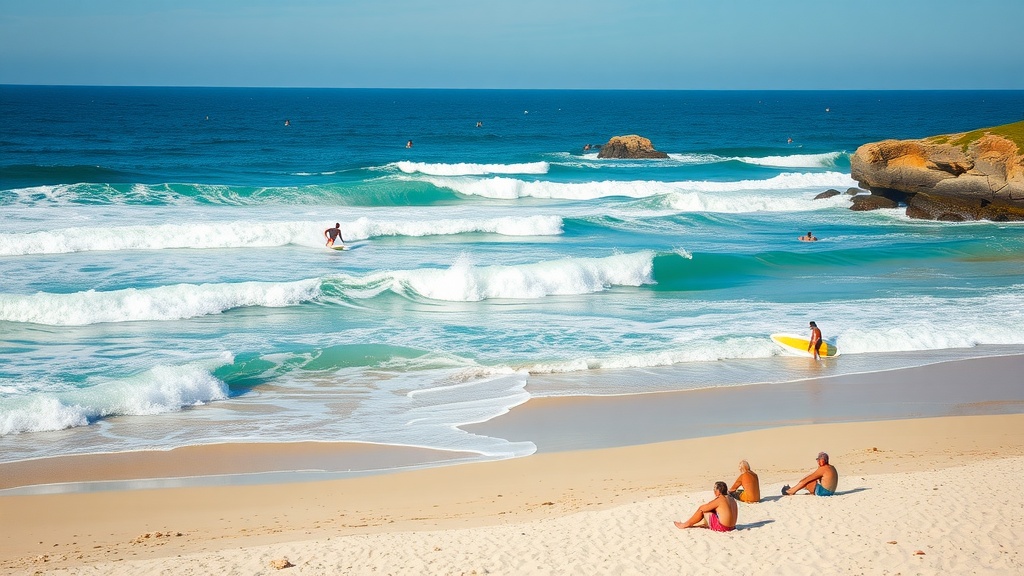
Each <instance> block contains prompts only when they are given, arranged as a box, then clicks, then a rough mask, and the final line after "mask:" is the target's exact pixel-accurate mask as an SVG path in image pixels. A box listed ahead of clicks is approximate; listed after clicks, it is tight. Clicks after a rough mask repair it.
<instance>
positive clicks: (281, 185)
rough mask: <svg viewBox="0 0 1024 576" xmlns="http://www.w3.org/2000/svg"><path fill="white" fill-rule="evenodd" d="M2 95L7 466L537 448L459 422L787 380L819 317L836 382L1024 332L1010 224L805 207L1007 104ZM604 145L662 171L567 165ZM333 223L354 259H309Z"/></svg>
mask: <svg viewBox="0 0 1024 576" xmlns="http://www.w3.org/2000/svg"><path fill="white" fill-rule="evenodd" d="M0 95H2V96H3V97H2V98H0V107H2V109H0V111H2V113H3V117H5V118H8V119H10V120H11V121H10V124H11V125H12V126H15V127H16V129H14V130H12V131H11V133H8V134H5V135H4V136H3V137H2V138H0V158H2V160H0V163H2V166H0V214H2V216H3V222H4V229H3V230H2V231H0V279H2V280H0V347H2V354H0V461H5V462H6V461H14V460H20V459H25V458H35V457H42V456H51V455H59V454H70V453H87V452H108V451H120V450H134V449H143V448H158V449H162V448H170V447H174V446H181V445H187V444H200V443H211V442H224V441H239V442H255V441H264V442H266V441H271V442H274V441H280V442H283V441H295V440H320V441H363V442H377V443H386V444H401V445H412V446H423V447H428V448H438V449H444V450H465V451H469V452H473V453H477V454H479V455H480V456H481V457H483V458H499V457H508V456H518V455H525V454H529V453H531V452H532V451H533V450H534V449H535V446H534V445H533V443H531V442H530V441H528V440H518V441H508V440H506V439H503V438H499V437H491V436H485V435H481V434H470V433H467V432H463V431H462V430H461V429H459V428H458V427H457V426H458V425H460V424H467V423H473V422H482V421H486V420H489V419H491V418H494V417H495V416H497V415H500V414H502V413H503V412H505V411H506V410H508V409H509V408H511V407H513V406H516V405H518V404H521V403H522V402H525V401H526V400H527V399H529V398H530V397H536V396H550V395H580V394H631V393H643V392H651V391H660V390H664V389H673V388H680V389H689V388H700V387H707V386H717V385H722V384H728V385H743V384H749V383H755V382H781V381H785V380H790V379H793V378H795V377H800V375H799V374H794V373H793V372H792V370H791V369H790V368H787V366H788V364H786V363H779V362H773V361H772V359H774V358H776V357H777V356H779V355H780V354H782V351H781V350H780V349H778V348H777V347H775V346H774V345H773V344H772V343H771V341H770V340H769V339H768V338H767V336H768V334H770V333H772V332H779V331H785V332H803V331H804V330H805V329H806V326H807V322H808V321H809V320H815V321H816V322H817V323H818V325H819V326H821V327H822V329H823V331H824V333H825V337H826V338H827V339H829V340H832V341H834V342H835V343H836V344H837V345H838V346H839V347H840V349H841V350H842V352H843V356H842V357H840V358H838V359H836V360H834V361H831V362H832V364H830V365H829V366H828V367H827V369H828V370H829V371H830V373H845V372H857V371H863V370H864V366H865V365H867V366H879V365H884V366H885V367H898V366H907V365H915V364H920V363H928V362H932V361H938V360H940V359H948V358H952V357H964V356H970V355H971V351H972V350H974V349H975V347H977V346H979V345H1000V346H1002V348H999V349H1000V350H1011V351H1012V350H1016V349H1019V348H1015V347H1021V346H1024V322H1022V319H1024V318H1022V312H1021V310H1022V300H1024V297H1022V296H1021V294H1022V290H1021V289H1022V287H1024V257H1022V256H1021V254H1022V250H1021V249H1022V248H1024V235H1022V231H1024V228H1022V227H1021V226H1020V225H1017V224H1006V223H988V222H981V223H962V224H953V223H938V222H922V221H911V220H908V219H906V218H905V217H904V216H903V215H902V212H901V211H900V210H890V211H885V210H883V211H877V212H872V213H855V212H852V211H850V210H849V209H848V208H849V205H850V200H849V196H847V195H840V196H836V197H834V198H831V199H827V200H814V199H813V198H814V196H815V195H816V194H818V193H819V192H821V191H823V190H825V189H827V188H835V189H838V190H841V191H845V190H846V189H847V188H849V187H852V186H855V185H856V183H855V182H853V181H852V180H851V179H850V175H849V154H850V153H852V152H853V150H855V149H856V147H857V146H858V145H860V144H862V143H864V142H868V141H873V140H880V139H883V138H887V137H898V138H910V137H920V136H925V135H928V134H934V133H944V132H952V131H958V130H968V129H973V128H977V127H980V126H988V125H996V124H1002V123H1005V122H1011V121H1016V120H1019V119H1020V116H1021V114H1022V113H1024V112H1022V111H1024V94H1022V93H1020V92H951V93H934V92H909V93H902V92H896V93H891V92H882V93H867V92H840V93H832V92H793V93H790V92H781V93H773V92H768V93H756V92H738V93H734V92H725V93H718V92H682V93H677V92H667V93H663V92H653V93H632V92H557V91H552V92H518V91H507V92H501V91H499V92H489V91H354V90H255V89H253V90H241V89H239V90H215V89H205V90H204V89H130V88H120V89H116V88H43V87H0ZM286 119H287V120H288V121H289V122H288V125H287V126H285V124H284V120H286ZM478 121H479V122H481V123H482V126H480V127H477V126H476V123H477V122H478ZM622 133H640V134H643V135H645V136H648V137H650V138H651V139H652V140H653V141H654V143H655V145H656V146H657V147H658V148H659V149H661V150H664V151H666V152H668V153H669V155H670V157H669V158H668V159H667V160H654V161H615V160H602V159H598V158H597V156H596V154H595V153H593V152H586V153H585V152H583V150H582V146H583V144H585V143H600V142H603V141H606V140H607V138H608V137H610V136H611V135H614V134H622ZM790 138H792V142H789V139H790ZM409 139H412V140H413V142H414V145H413V147H412V148H405V142H406V141H407V140H409ZM334 222H339V223H340V224H341V229H342V232H343V235H344V237H345V239H346V241H347V242H348V243H349V244H350V247H351V250H348V251H345V252H335V251H331V250H327V249H326V248H324V246H323V237H322V233H323V230H324V229H325V228H327V227H329V226H331V225H332V224H333V223H334ZM808 230H811V231H813V232H814V234H815V235H816V236H818V237H819V238H820V239H821V240H820V241H819V242H816V243H813V244H809V243H801V242H798V241H797V240H796V239H797V237H798V236H800V235H802V234H804V233H805V232H807V231H808ZM1007 347H1008V348H1007ZM893 352H905V353H906V354H903V355H899V354H896V355H893V354H892V353H893ZM665 367H671V368H672V369H673V370H674V371H675V372H674V373H676V374H678V375H679V376H678V378H673V379H665V378H659V379H644V378H636V377H633V376H630V374H635V372H630V371H629V370H623V369H658V370H661V369H663V368H665ZM738 367H742V370H739V369H737V368H738Z"/></svg>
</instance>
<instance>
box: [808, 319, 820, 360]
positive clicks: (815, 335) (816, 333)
mask: <svg viewBox="0 0 1024 576" xmlns="http://www.w3.org/2000/svg"><path fill="white" fill-rule="evenodd" d="M810 328H811V339H810V342H809V343H808V344H807V351H808V352H813V353H814V359H815V360H821V355H820V354H819V353H818V348H820V347H821V330H818V325H817V324H815V323H814V322H813V321H812V322H811V324H810Z"/></svg>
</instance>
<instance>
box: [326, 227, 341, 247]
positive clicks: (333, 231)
mask: <svg viewBox="0 0 1024 576" xmlns="http://www.w3.org/2000/svg"><path fill="white" fill-rule="evenodd" d="M324 238H327V246H328V247H331V246H334V241H335V240H337V239H339V238H341V241H342V243H344V242H345V239H344V238H342V237H341V223H340V222H335V223H334V228H328V229H327V230H324Z"/></svg>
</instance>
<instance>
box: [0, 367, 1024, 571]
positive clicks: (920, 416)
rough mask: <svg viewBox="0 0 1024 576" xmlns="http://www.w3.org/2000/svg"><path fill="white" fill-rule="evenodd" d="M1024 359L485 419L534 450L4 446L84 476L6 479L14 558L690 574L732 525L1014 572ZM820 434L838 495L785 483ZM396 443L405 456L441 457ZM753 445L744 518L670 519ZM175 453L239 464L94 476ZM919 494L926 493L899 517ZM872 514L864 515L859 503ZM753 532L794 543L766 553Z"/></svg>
mask: <svg viewBox="0 0 1024 576" xmlns="http://www.w3.org/2000/svg"><path fill="white" fill-rule="evenodd" d="M1022 368H1024V356H1013V357H996V358H984V359H976V360H969V361H962V362H955V363H949V364H938V365H933V366H926V367H922V368H915V369H910V370H901V371H895V372H886V373H875V374H862V375H856V376H842V377H836V378H827V379H820V380H806V381H802V382H796V383H789V384H772V385H764V386H748V387H741V388H719V389H714V390H701V391H691V392H682V393H663V394H647V395H643V396H621V397H611V398H574V399H568V398H563V399H538V400H534V401H531V402H529V403H527V404H526V405H524V406H521V407H519V408H517V409H515V410H513V411H512V412H510V413H509V414H507V415H505V416H503V417H500V418H498V419H495V420H493V421H491V422H489V423H485V424H482V425H477V426H474V427H473V428H475V429H478V430H479V431H483V430H488V433H500V434H501V435H504V434H508V435H510V436H513V437H514V436H515V435H518V434H527V433H529V434H530V436H529V438H530V439H531V440H532V441H534V442H536V443H537V445H538V447H539V450H540V453H538V454H535V455H533V456H529V457H526V458H519V459H513V460H505V461H498V462H476V463H465V464H459V465H450V466H431V467H427V468H420V469H414V470H406V471H398V472H393V473H383V474H375V475H370V476H360V477H354V478H343V479H332V480H315V481H314V480H310V478H309V477H308V476H302V475H301V474H296V475H284V476H281V477H275V478H285V479H286V480H285V481H281V480H279V479H274V480H273V481H271V482H263V483H253V482H250V481H245V480H244V479H246V478H250V479H251V478H257V477H262V478H264V479H266V478H267V477H266V476H260V475H255V474H249V475H247V474H238V473H239V472H260V471H264V472H265V471H267V470H272V469H275V468H279V469H299V470H311V469H327V468H340V467H344V466H346V465H347V463H349V462H362V464H363V466H364V467H366V468H375V467H377V466H378V465H379V464H381V463H384V462H385V460H382V459H381V454H382V453H383V452H386V451H388V450H382V449H380V447H375V446H365V445H362V446H360V445H350V444H285V445H231V444H225V445H218V446H205V447H193V448H189V449H183V450H181V451H169V452H152V453H136V454H113V455H95V456H87V457H75V458H59V459H53V460H52V461H36V462H34V463H33V462H29V463H13V464H6V465H0V478H2V479H3V482H4V483H5V485H9V486H10V485H19V484H21V485H24V484H26V483H29V484H33V483H35V484H38V483H54V482H72V483H77V484H73V485H75V486H78V487H85V489H83V490H78V491H69V492H67V493H37V494H24V493H20V492H18V491H11V490H6V491H3V492H0V517H2V518H5V519H8V518H17V519H18V521H17V529H16V530H12V529H9V530H5V531H3V532H2V533H0V571H3V572H4V573H11V574H24V573H29V574H31V573H35V572H37V571H42V572H43V573H46V572H47V571H54V570H57V572H56V573H61V574H78V573H104V574H114V575H119V574H150V573H166V574H188V573H221V572H223V573H225V574H230V573H246V574H256V573H274V572H276V570H274V569H272V568H269V562H270V560H274V559H278V558H279V557H285V556H286V557H288V558H289V560H290V562H292V563H293V564H295V565H296V568H297V570H295V572H294V573H300V574H335V573H388V572H391V573H408V572H410V571H413V572H416V573H436V574H449V573H459V572H465V573H469V572H470V571H471V570H477V571H478V573H484V571H487V572H491V573H504V574H528V573H538V571H539V573H551V574H555V573H568V572H572V571H573V570H583V571H585V572H587V573H607V572H615V573H641V572H643V571H644V570H647V571H651V570H654V571H665V573H688V571H689V569H690V568H692V567H693V566H697V565H702V564H700V563H699V562H700V556H701V554H700V553H699V550H701V549H705V550H706V549H707V547H708V546H715V547H716V548H717V547H721V548H722V550H723V551H724V552H726V553H727V555H729V557H730V558H731V560H730V562H731V565H730V566H725V565H720V564H718V563H716V562H720V560H712V561H711V564H710V565H702V566H704V567H705V568H710V569H713V570H714V571H719V570H721V571H726V570H728V569H734V570H740V571H743V572H745V573H777V572H778V571H780V570H785V569H786V568H787V567H789V568H791V567H792V566H794V565H807V566H810V567H812V568H813V567H815V566H817V567H819V568H824V567H826V566H832V567H835V566H844V567H850V568H851V569H859V570H861V571H867V572H871V573H880V572H881V571H882V570H883V569H886V570H894V571H904V572H905V573H907V572H915V573H918V572H920V573H927V574H939V573H949V572H950V571H953V572H956V571H958V570H960V569H964V568H966V567H967V566H974V567H981V572H982V573H985V572H986V571H987V572H989V573H1007V571H1009V572H1010V573H1012V572H1015V571H1021V570H1022V569H1024V560H1022V558H1024V546H1022V545H1021V544H1019V542H1018V540H1019V539H1017V538H1016V537H1015V536H1014V534H1016V533H1017V532H1018V531H1019V530H1020V529H1024V521H1022V515H1020V514H1019V511H1020V510H1021V509H1022V508H1024V501H1022V500H1021V497H1020V494H1022V493H1024V491H1022V490H1024V486H1022V485H1021V482H1022V480H1021V478H1020V477H1019V475H1016V474H1014V473H1013V472H1012V471H1013V470H1014V469H1016V468H1017V467H1019V465H1021V464H1024V414H1022V412H1024V409H1022V408H1024V402H1022V401H1021V396H1022V395H1024V390H1022V389H1024V381H1022V380H1021V379H1020V378H1019V375H1020V374H1022V373H1024V371H1022ZM934 416H939V417H934ZM593 445H596V446H599V448H591V446H593ZM820 450H826V451H828V452H829V453H830V454H831V455H832V461H833V463H834V464H835V465H836V466H837V467H838V468H839V470H840V494H839V495H838V496H837V497H835V498H833V499H818V498H814V497H810V496H807V497H802V499H793V500H790V499H782V500H780V499H779V498H778V497H772V496H771V495H773V494H776V493H778V490H779V487H780V486H781V485H782V484H783V483H792V482H794V481H795V480H797V479H799V478H800V477H801V476H803V475H804V474H806V473H807V472H808V471H809V470H810V469H811V468H812V467H813V466H814V462H813V457H814V455H815V454H816V453H817V452H818V451H820ZM391 454H392V456H390V458H392V460H391V461H392V462H396V463H397V462H405V461H408V459H410V458H411V459H413V460H415V461H418V462H421V463H431V462H435V461H436V460H437V458H438V456H439V455H438V454H435V453H431V452H430V451H421V450H418V449H404V448H400V447H399V448H394V450H393V451H391ZM449 456H450V455H449ZM454 456H455V457H461V456H465V455H454ZM740 459H747V460H749V461H750V463H751V465H752V466H753V468H754V469H755V471H756V472H758V474H760V476H761V484H762V494H765V495H767V496H769V498H768V499H767V500H768V501H767V502H765V503H762V504H758V505H756V506H758V508H755V507H750V508H749V509H747V508H744V510H745V512H742V513H741V523H742V522H744V518H747V524H746V525H745V527H744V528H743V530H740V531H738V532H737V533H735V534H731V535H720V534H711V533H708V532H706V531H679V530H676V529H675V528H674V527H672V526H671V520H673V519H680V518H683V517H685V516H687V515H689V514H690V513H692V511H693V509H694V508H695V507H696V506H697V505H698V504H701V503H703V502H704V501H706V500H708V499H710V486H711V484H712V483H713V482H714V481H716V480H723V481H726V482H727V483H731V481H732V480H733V479H734V477H735V475H736V462H737V461H738V460H740ZM19 466H22V467H23V468H19ZM26 466H27V468H25V467H26ZM385 467H386V466H385ZM171 474H173V475H175V476H178V477H187V476H190V475H201V474H227V475H226V476H222V477H221V480H219V481H218V482H219V483H206V484H204V483H200V484H198V485H180V486H179V487H152V486H146V485H141V487H139V486H135V489H123V488H124V487H127V485H124V486H121V488H118V487H117V486H114V488H113V489H111V487H110V486H106V487H105V488H104V489H101V490H95V491H94V490H89V489H88V487H89V486H93V484H90V483H89V482H88V481H91V480H97V479H113V478H122V479H123V478H132V477H134V478H159V477H161V476H165V475H171ZM993 475H995V477H998V478H999V479H1000V480H999V482H998V484H999V489H1000V492H1001V493H1002V494H1004V495H1009V500H1008V501H1007V499H1006V498H1003V499H1002V500H1001V501H1002V502H1003V503H1005V504H1006V507H1005V509H1004V508H1000V509H999V510H997V511H994V512H993V511H991V510H989V511H988V512H986V513H982V512H980V511H981V510H988V508H987V507H986V504H985V502H986V497H985V491H979V490H975V489H974V487H976V486H977V485H978V484H979V483H982V482H986V480H985V479H991V478H992V477H993ZM289 478H290V479H293V480H303V481H288V480H287V479H289ZM44 492H45V491H44ZM57 492H59V491H57ZM901 506H902V507H906V509H907V510H909V512H908V514H907V515H901V517H900V521H899V522H897V523H895V524H894V521H893V517H892V510H893V509H894V507H901ZM1007 511H1009V512H1007ZM1014 511H1016V512H1014ZM1004 512H1007V513H1006V514H1004ZM854 515H855V517H856V519H857V526H856V527H855V529H854V528H851V526H850V523H848V522H846V521H845V520H846V519H848V518H851V517H854ZM950 518H955V519H956V522H953V523H950V522H949V519H950ZM808 519H811V520H813V521H808ZM993 526H997V528H993ZM851 530H853V532H851ZM566 534H574V535H577V536H578V537H577V538H576V539H574V540H573V542H568V541H565V540H564V539H565V535H566ZM709 538H711V539H709ZM714 538H719V539H717V540H715V539H714ZM790 541H792V542H790ZM594 542H598V543H601V542H603V544H600V545H596V546H597V548H594V546H595V544H593V543H594ZM780 542H781V543H782V544H780ZM787 542H789V544H786V543H787ZM890 542H897V543H896V544H891V543H890ZM790 544H791V546H790ZM780 546H781V548H780ZM752 549H757V550H769V551H771V550H777V551H776V552H772V553H771V554H768V556H769V557H768V558H765V557H764V556H765V555H764V554H760V553H758V554H754V555H751V554H750V552H749V551H750V550H752ZM554 550H557V551H558V554H555V553H554ZM917 552H924V554H921V555H918V554H916V553H917ZM716 558H717V556H716ZM645 567H646V568H645Z"/></svg>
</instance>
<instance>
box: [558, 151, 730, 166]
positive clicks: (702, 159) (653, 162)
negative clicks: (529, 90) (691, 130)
mask: <svg viewBox="0 0 1024 576" xmlns="http://www.w3.org/2000/svg"><path fill="white" fill-rule="evenodd" d="M553 156H554V157H556V158H558V160H556V162H555V163H556V164H558V165H560V166H570V167H574V168H593V169H601V168H645V169H646V168H657V167H663V168H674V167H678V166H681V165H683V166H694V165H701V164H715V163H717V162H724V161H725V160H727V158H723V157H722V156H718V155H717V154H705V153H697V152H692V153H678V154H669V155H668V158H651V159H638V160H632V159H622V158H598V157H597V153H596V152H595V153H590V154H582V155H579V156H577V155H575V154H569V153H560V154H554V155H553Z"/></svg>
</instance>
